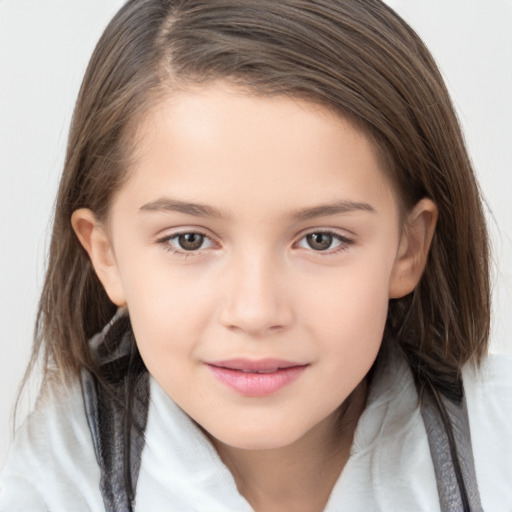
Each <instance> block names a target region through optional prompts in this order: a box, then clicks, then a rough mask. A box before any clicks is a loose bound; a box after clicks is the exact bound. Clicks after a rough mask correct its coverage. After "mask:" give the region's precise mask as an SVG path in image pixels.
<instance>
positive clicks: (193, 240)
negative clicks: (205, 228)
mask: <svg viewBox="0 0 512 512" xmlns="http://www.w3.org/2000/svg"><path fill="white" fill-rule="evenodd" d="M203 242H204V235H200V234H199V233H185V234H183V235H179V237H178V243H179V244H180V247H181V248H182V249H183V250H184V251H197V250H198V249H200V248H201V246H202V245H203Z"/></svg>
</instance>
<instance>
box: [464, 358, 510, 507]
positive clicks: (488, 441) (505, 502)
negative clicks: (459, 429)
mask: <svg viewBox="0 0 512 512" xmlns="http://www.w3.org/2000/svg"><path fill="white" fill-rule="evenodd" d="M463 381H464V390H465V394H466V401H467V406H468V415H469V424H470V431H471V442H472V445H473V455H474V459H475V469H476V475H477V480H478V485H479V489H480V494H481V499H482V506H483V508H484V510H490V511H493V510H496V511H499V510H512V487H511V486H510V482H512V357H511V356H508V355H497V354H492V355H489V356H488V357H487V358H486V359H485V360H484V361H483V362H482V364H481V366H480V367H479V368H475V367H473V366H469V365H468V366H467V367H465V368H464V370H463Z"/></svg>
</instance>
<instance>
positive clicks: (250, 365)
mask: <svg viewBox="0 0 512 512" xmlns="http://www.w3.org/2000/svg"><path fill="white" fill-rule="evenodd" d="M207 364H209V365H211V366H216V367H218V368H227V369H228V370H242V371H246V372H247V371H253V372H257V371H269V370H279V369H285V368H293V367H296V366H306V365H305V364H304V363H297V362H294V361H285V360H284V359H271V358H267V359H257V360H254V359H242V358H240V359H228V360H224V361H211V362H208V363H207Z"/></svg>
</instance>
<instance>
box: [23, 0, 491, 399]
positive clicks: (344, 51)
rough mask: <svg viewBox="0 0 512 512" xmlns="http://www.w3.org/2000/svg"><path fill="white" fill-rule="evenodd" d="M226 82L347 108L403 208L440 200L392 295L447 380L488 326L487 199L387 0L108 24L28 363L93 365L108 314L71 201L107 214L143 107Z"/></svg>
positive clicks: (231, 6)
mask: <svg viewBox="0 0 512 512" xmlns="http://www.w3.org/2000/svg"><path fill="white" fill-rule="evenodd" d="M217 79H220V80H225V81H229V82H230V83H233V84H236V85H238V86H241V87H243V88H245V89H246V90H248V91H249V92H250V93H253V94H262V95H270V94H286V95H291V96H299V97H302V98H306V99H309V100H311V101H314V102H317V103H321V104H322V105H326V106H327V107H328V108H330V109H332V110H334V111H336V112H339V113H340V114H341V115H342V116H345V117H346V118H348V119H350V120H351V121H353V122H354V123H356V124H357V126H358V127H359V128H360V129H361V130H363V131H364V133H366V134H367V135H368V136H370V137H371V138H372V140H374V141H375V143H376V145H377V146H378V148H379V149H380V150H381V153H382V154H383V155H385V159H386V162H387V165H386V167H387V172H388V173H389V175H390V177H391V179H392V181H393V183H394V184H395V186H396V188H397V190H398V192H399V194H398V195H399V196H400V198H401V201H402V203H403V207H404V208H405V209H408V208H410V207H412V206H413V205H414V204H415V203H416V202H417V201H418V200H419V199H421V198H422V197H429V198H431V199H432V200H433V201H434V202H435V203H436V205H437V207H438V209H439V221H438V224H437V229H436V233H435V235H434V239H433V243H432V246H431V250H430V255H429V259H428V261H427V264H426V268H425V271H424V275H423V277H422V279H421V282H420V284H419V285H418V287H417V288H416V289H415V291H414V292H413V293H412V294H410V295H408V296H406V297H404V298H402V299H398V300H392V301H390V305H389V316H388V323H387V329H386V336H393V337H395V338H397V339H398V341H399V343H400V344H401V346H402V347H403V349H404V351H405V352H406V354H407V355H408V357H409V360H410V362H411V365H412V367H413V369H414V371H415V374H416V376H417V378H419V381H420V383H421V382H422V381H423V380H429V381H430V382H433V383H434V384H435V385H436V386H438V388H439V389H441V390H449V389H450V387H451V386H453V384H454V382H455V381H456V380H457V379H458V377H459V372H460V368H461V366H462V365H463V364H464V363H466V362H467V361H470V360H473V361H479V360H480V358H481V357H482V355H483V354H484V353H485V352H486V349H487V343H488V335H489V314H490V304H489V278H488V241H487V232H486V225H485V220H484V215H483V211H482V203H481V200H480V196H479V190H478V186H477V183H476V181H475V177H474V173H473V170H472V167H471V164H470V161H469V158H468V154H467V151H466V148H465V145H464V141H463V137H462V134H461V130H460V127H459V124H458V121H457V118H456V115H455V113H454V109H453V107H452V104H451V101H450V98H449V95H448V93H447V91H446V88H445V85H444V83H443V80H442V78H441V75H440V73H439V71H438V69H437V67H436V65H435V63H434V61H433V59H432V57H431V55H430V54H429V52H428V50H427V49H426V48H425V46H424V44H423V43H422V41H421V40H420V38H419V37H418V36H417V35H416V34H415V32H414V31H413V30H412V29H411V28H410V27H409V26H408V25H407V24H406V23H405V22H404V21H403V20H402V19H401V18H400V17H399V16H398V15H396V14H395V13H394V12H393V11H392V10H391V9H390V8H389V7H388V6H386V5H385V4H384V3H382V2H381V1H378V0H282V1H279V2H276V1H273V0H215V1H211V0H131V1H129V2H127V3H126V5H124V6H123V7H122V8H121V10H120V11H119V13H118V14H117V15H116V16H115V18H114V19H113V20H112V22H111V23H110V24H109V26H108V27H107V29H106V30H105V32H104V34H103V36H102V37H101V39H100V41H99V43H98V45H97V47H96V49H95V51H94V54H93V56H92V58H91V61H90V64H89V67H88V69H87V72H86V75H85V78H84V81H83V85H82V88H81V91H80V95H79V97H78V102H77V105H76V108H75V112H74V117H73V122H72V126H71V131H70V135H69V143H68V150H67V157H66V162H65V166H64V172H63V175H62V180H61V184H60V188H59V192H58V198H57V204H56V211H55V222H54V226H53V236H52V241H51V246H50V257H49V265H48V270H47V275H46V281H45V284H44V289H43V292H42V297H41V301H40V306H39V314H38V319H37V325H36V336H35V345H34V354H33V361H34V360H35V359H36V356H37V354H38V353H39V352H41V348H43V353H44V362H45V367H46V368H47V369H48V368H50V367H52V366H56V367H57V368H58V369H60V370H61V372H62V373H63V374H64V375H67V376H70V375H75V374H76V373H77V372H78V371H79V369H80V368H81V367H85V368H88V369H89V370H90V371H92V372H93V373H94V372H95V369H96V368H95V362H94V361H93V358H92V357H91V354H90V351H89V345H88V339H89V338H90V337H91V336H92V335H93V334H95V333H96V332H98V331H99V330H101V329H102V327H103V326H104V325H105V324H106V323H107V322H108V320H109V319H110V318H111V317H112V315H113V314H114V312H115V309H116V308H115V306H114V305H113V304H112V303H111V302H110V300H109V299H108V297H107V295H106V294H105V292H104V290H103V288H102V286H101V284H100V283H99V281H98V279H97V277H96V275H95V273H94V270H93V268H92V266H91V263H90V261H89V259H88V257H87V254H86V253H85V251H84V250H83V248H82V247H81V246H80V244H79V242H78V240H77V238H76V236H75V234H74V233H73V231H72V228H71V224H70V218H71V214H72V213H73V211H74V210H76V209H78V208H81V207H87V208H90V209H92V210H93V211H94V212H95V213H96V214H97V215H98V216H99V217H100V218H101V217H103V216H105V215H106V214H107V212H108V207H109V204H110V201H111V198H112V196H113V195H114V194H115V193H116V191H117V190H118V189H119V187H120V186H121V185H122V183H123V180H124V179H125V178H126V175H127V169H128V168H129V164H130V158H131V157H132V156H133V155H132V152H131V151H130V148H131V146H132V145H133V144H132V141H131V138H132V136H133V133H134V127H135V126H136V125H137V122H138V120H140V117H141V116H143V115H144V113H145V112H147V111H148V109H149V108H151V107H152V106H154V105H155V104H157V102H158V101H159V99H160V98H161V97H162V95H164V94H166V93H168V92H169V91H172V89H173V87H176V86H185V87H186V86H187V85H189V84H198V83H203V82H208V81H212V80H217Z"/></svg>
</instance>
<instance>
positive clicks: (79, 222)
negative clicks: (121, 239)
mask: <svg viewBox="0 0 512 512" xmlns="http://www.w3.org/2000/svg"><path fill="white" fill-rule="evenodd" d="M71 225H72V226H73V229H74V231H75V233H76V236H77V237H78V240H80V243H81V244H82V246H83V247H84V249H85V250H86V251H87V254H88V255H89V258H90V259H91V263H92V266H93V267H94V270H95V272H96V275H97V276H98V279H99V280H100V281H101V284H102V285H103V288H105V291H106V293H107V295H108V296H109V298H110V300H111V301H112V302H113V303H114V304H116V305H117V306H126V299H125V296H124V290H123V286H122V282H121V276H120V273H119V268H118V266H117V262H116V258H115V254H114V250H113V248H112V243H111V241H110V238H109V236H108V233H107V231H106V229H105V227H104V225H103V224H102V223H100V222H99V221H98V219H97V218H96V216H95V215H94V213H93V212H92V211H91V210H89V209H87V208H80V209H79V210H75V211H74V212H73V214H72V215H71Z"/></svg>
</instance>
